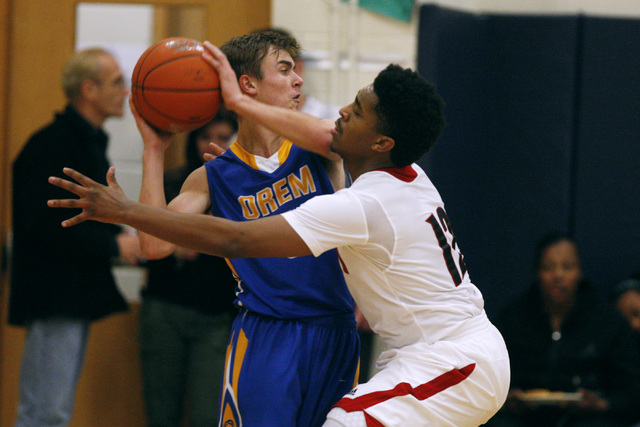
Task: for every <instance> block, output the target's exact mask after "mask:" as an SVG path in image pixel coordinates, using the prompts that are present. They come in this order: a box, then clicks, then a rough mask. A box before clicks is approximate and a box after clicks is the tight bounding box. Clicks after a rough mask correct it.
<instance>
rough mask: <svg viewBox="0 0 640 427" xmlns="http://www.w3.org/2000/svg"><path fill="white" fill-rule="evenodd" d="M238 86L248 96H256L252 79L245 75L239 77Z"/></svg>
mask: <svg viewBox="0 0 640 427" xmlns="http://www.w3.org/2000/svg"><path fill="white" fill-rule="evenodd" d="M238 84H239V85H240V89H241V90H242V91H243V92H244V93H246V94H249V95H255V94H256V85H255V84H254V82H253V79H252V78H251V77H249V76H248V75H246V74H243V75H241V76H240V79H238Z"/></svg>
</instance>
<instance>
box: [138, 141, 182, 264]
mask: <svg viewBox="0 0 640 427" xmlns="http://www.w3.org/2000/svg"><path fill="white" fill-rule="evenodd" d="M138 200H139V202H140V203H142V204H144V205H148V206H155V207H158V208H163V209H166V207H167V201H166V196H165V192H164V150H161V149H157V148H148V147H145V150H144V151H143V154H142V186H141V188H140V196H139V198H138ZM140 248H141V249H142V253H143V254H144V256H145V257H147V258H148V259H160V258H165V257H167V256H169V255H171V254H172V253H173V251H174V250H175V249H176V247H175V245H173V244H171V243H169V242H166V241H163V240H161V239H159V238H157V237H155V236H152V235H149V234H146V233H140Z"/></svg>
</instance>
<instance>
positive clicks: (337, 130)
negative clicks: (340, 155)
mask: <svg viewBox="0 0 640 427" xmlns="http://www.w3.org/2000/svg"><path fill="white" fill-rule="evenodd" d="M332 132H333V133H334V134H336V135H338V134H341V133H342V117H340V118H339V119H338V120H336V127H334V128H333V129H332Z"/></svg>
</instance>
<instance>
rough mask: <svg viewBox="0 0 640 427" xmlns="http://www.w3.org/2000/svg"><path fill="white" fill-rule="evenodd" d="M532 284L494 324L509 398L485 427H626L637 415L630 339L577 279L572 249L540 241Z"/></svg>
mask: <svg viewBox="0 0 640 427" xmlns="http://www.w3.org/2000/svg"><path fill="white" fill-rule="evenodd" d="M534 266H535V270H536V280H535V282H534V284H533V285H532V286H531V288H530V289H529V290H528V291H527V292H526V294H525V295H524V296H523V297H521V298H519V299H517V300H516V301H514V302H512V303H510V304H508V306H507V307H506V309H505V310H504V311H503V312H502V313H501V315H500V316H499V317H498V319H496V326H497V327H498V329H500V331H501V332H502V334H503V336H504V339H505V341H506V343H507V348H508V350H509V356H510V359H511V391H510V393H509V396H508V398H507V402H506V403H505V405H504V407H503V408H502V409H501V410H500V412H499V413H498V414H497V415H496V416H495V417H494V418H493V419H492V420H491V421H490V422H489V423H488V424H487V425H489V426H563V427H572V426H593V427H595V426H599V427H600V426H602V427H604V426H611V427H613V426H628V425H630V423H631V422H632V421H633V420H635V419H637V418H638V415H639V411H640V409H639V408H640V364H639V363H638V361H639V360H640V354H639V349H638V346H637V343H636V341H635V338H634V336H633V332H632V330H631V328H630V327H629V325H628V324H627V322H626V321H625V320H624V319H623V318H622V316H620V315H619V313H617V312H616V310H615V309H614V307H612V306H611V305H609V304H607V303H606V302H604V301H603V300H602V299H601V298H599V296H598V295H597V294H596V293H595V292H594V291H593V289H592V288H591V286H590V285H589V283H588V282H587V281H586V280H585V279H584V277H583V275H582V269H581V266H580V256H579V253H578V248H577V246H576V244H575V242H574V241H573V240H572V239H571V238H569V237H567V236H565V235H561V234H553V235H549V236H547V237H545V238H544V239H542V240H541V241H540V242H539V244H538V246H537V248H536V253H535V259H534Z"/></svg>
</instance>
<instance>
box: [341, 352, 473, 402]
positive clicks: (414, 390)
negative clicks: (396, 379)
mask: <svg viewBox="0 0 640 427" xmlns="http://www.w3.org/2000/svg"><path fill="white" fill-rule="evenodd" d="M475 367H476V364H475V363H472V364H470V365H467V366H465V367H464V368H462V369H453V370H451V371H449V372H446V373H444V374H442V375H440V376H439V377H437V378H435V379H433V380H431V381H429V382H428V383H425V384H422V385H419V386H417V387H411V385H409V383H400V384H398V385H397V386H395V387H394V388H392V389H391V390H380V391H374V392H373V393H369V394H365V395H363V396H358V397H354V398H348V397H343V398H342V399H340V401H339V402H338V403H336V404H335V405H334V406H336V407H339V408H342V409H344V410H345V411H347V412H353V411H364V410H365V409H367V408H369V407H371V406H374V405H377V404H378V403H381V402H384V401H386V400H389V399H393V398H394V397H399V396H407V395H412V396H413V397H415V398H416V399H418V400H425V399H427V398H429V397H431V396H433V395H435V394H438V393H440V392H441V391H443V390H446V389H448V388H449V387H452V386H454V385H456V384H458V383H460V382H462V381H463V380H465V379H466V378H467V377H468V376H469V375H471V373H472V372H473V370H474V369H475Z"/></svg>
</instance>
